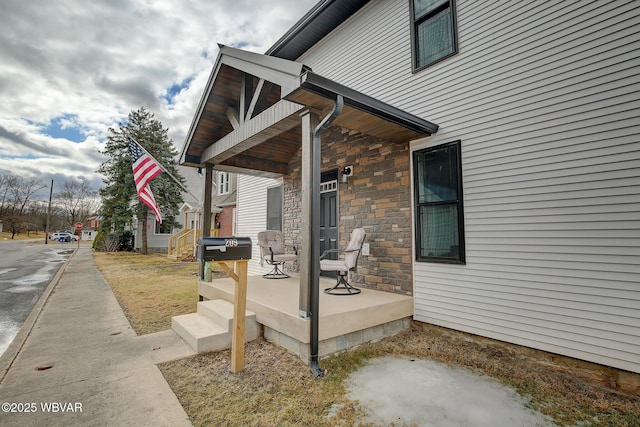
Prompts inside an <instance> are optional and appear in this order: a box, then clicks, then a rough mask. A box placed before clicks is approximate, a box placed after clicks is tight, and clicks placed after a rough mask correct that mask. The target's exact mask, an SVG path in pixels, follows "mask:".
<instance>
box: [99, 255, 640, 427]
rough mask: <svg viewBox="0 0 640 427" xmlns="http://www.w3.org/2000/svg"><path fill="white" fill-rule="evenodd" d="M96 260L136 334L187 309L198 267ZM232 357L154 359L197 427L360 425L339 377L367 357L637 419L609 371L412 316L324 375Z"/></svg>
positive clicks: (614, 423) (606, 418)
mask: <svg viewBox="0 0 640 427" xmlns="http://www.w3.org/2000/svg"><path fill="white" fill-rule="evenodd" d="M95 259H96V263H97V264H98V265H99V267H100V269H101V271H102V272H103V275H104V276H105V278H106V279H107V281H108V282H109V284H110V285H111V286H112V288H113V289H114V293H115V294H116V297H117V298H118V301H120V304H121V306H122V307H123V309H124V311H125V313H126V314H127V317H128V318H129V321H130V322H131V324H132V326H133V327H134V329H135V330H136V332H138V333H148V332H154V331H160V330H164V329H169V328H170V319H171V316H174V315H177V314H184V313H191V312H195V309H196V303H197V285H196V276H195V273H196V270H197V264H196V263H187V262H180V261H171V260H169V259H167V257H166V256H164V255H145V256H143V255H138V254H131V253H126V254H121V253H118V254H105V253H96V254H95ZM230 353H231V352H230V351H221V352H215V353H207V354H201V355H197V356H193V357H189V358H186V359H182V360H178V361H174V362H169V363H165V364H162V365H160V369H161V370H162V372H163V374H164V376H165V378H166V379H167V381H168V383H169V385H170V386H171V388H172V390H173V391H174V392H175V394H176V396H177V397H178V399H179V400H180V403H181V404H182V406H183V407H184V408H185V411H186V412H187V414H189V417H190V419H191V422H192V423H193V424H194V425H196V426H208V425H216V426H244V425H254V426H276V425H277V426H298V425H314V426H338V425H339V426H353V425H365V424H362V422H361V421H360V420H361V419H362V416H363V412H362V410H361V409H360V408H359V406H358V403H357V402H352V401H350V400H348V399H347V397H346V389H345V383H346V380H347V378H348V376H349V374H350V373H351V372H353V371H355V370H356V369H357V368H358V367H360V366H362V364H364V363H365V362H366V361H367V360H368V359H371V358H375V357H379V356H382V355H389V354H390V355H404V356H409V357H420V358H427V359H433V360H436V361H439V362H443V363H446V364H448V365H450V366H457V367H461V368H465V369H470V370H473V371H475V372H478V373H483V374H486V375H489V376H491V377H493V378H496V379H498V380H499V381H501V382H502V383H504V384H506V385H509V386H511V387H513V388H515V389H516V390H517V391H518V392H519V393H520V394H522V395H524V396H527V397H529V398H530V406H531V407H532V408H533V409H536V410H539V411H540V412H542V413H544V414H546V415H549V416H550V417H552V418H553V419H554V421H555V422H556V423H557V424H558V425H560V426H581V427H582V426H596V427H600V426H602V427H605V426H606V427H631V426H634V427H637V426H639V425H640V397H639V396H632V395H628V394H624V393H620V392H618V391H616V390H615V389H614V388H613V387H612V386H614V385H615V384H614V383H615V378H616V371H615V370H614V369H610V368H605V367H601V366H597V365H593V364H589V363H586V362H580V361H576V360H574V359H569V358H564V357H560V356H556V355H552V354H549V353H545V352H541V351H537V350H532V349H528V348H525V347H520V346H516V345H511V344H507V343H503V342H498V341H493V340H489V339H485V338H481V337H477V336H473V335H469V334H464V333H461V332H456V331H452V330H448V329H444V328H439V327H435V326H431V325H426V324H423V323H419V322H415V323H414V324H413V325H412V327H411V329H410V330H408V331H406V332H404V333H401V334H399V335H396V336H394V337H390V338H386V339H384V340H382V341H380V342H377V343H372V344H366V345H362V346H359V347H358V348H356V349H354V350H351V351H348V352H343V353H341V354H338V355H334V356H332V357H329V358H326V359H323V360H322V361H321V362H320V366H321V367H322V368H323V369H325V370H326V375H325V377H324V378H322V379H316V378H314V377H313V376H312V375H311V372H310V369H309V367H308V366H307V365H306V364H304V363H303V362H302V361H301V360H300V359H298V358H297V357H296V356H293V355H292V354H290V353H288V352H287V351H286V350H283V349H281V348H279V347H276V346H274V345H272V344H270V343H268V342H266V341H264V340H262V339H260V340H256V341H254V342H252V343H249V344H247V345H246V347H245V369H244V371H243V372H241V373H239V374H231V373H230V372H229V367H230V360H231V354H230ZM329 414H331V415H329Z"/></svg>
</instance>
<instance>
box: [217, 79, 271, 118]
mask: <svg viewBox="0 0 640 427" xmlns="http://www.w3.org/2000/svg"><path fill="white" fill-rule="evenodd" d="M264 82H265V80H264V79H259V80H258V84H257V85H256V87H255V89H254V88H253V76H251V75H250V74H247V73H242V82H241V84H240V112H238V110H236V109H235V108H233V107H232V106H230V105H227V106H226V107H225V110H224V113H225V115H226V116H227V119H229V123H231V126H232V127H233V129H234V130H236V129H238V128H239V127H240V126H242V125H243V124H245V123H246V122H248V121H249V120H251V117H252V116H253V112H254V111H255V108H256V105H257V103H258V100H259V99H260V94H261V93H262V88H263V87H264Z"/></svg>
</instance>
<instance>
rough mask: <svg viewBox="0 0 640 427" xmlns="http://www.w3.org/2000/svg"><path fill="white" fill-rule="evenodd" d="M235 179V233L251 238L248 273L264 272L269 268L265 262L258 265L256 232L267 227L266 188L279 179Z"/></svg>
mask: <svg viewBox="0 0 640 427" xmlns="http://www.w3.org/2000/svg"><path fill="white" fill-rule="evenodd" d="M237 179H238V192H237V194H238V203H237V205H236V215H237V222H236V224H237V235H238V236H240V237H250V238H251V261H250V262H249V266H248V270H249V274H254V275H262V274H266V273H268V272H269V271H270V270H271V268H269V266H268V265H267V264H265V265H264V267H260V247H259V246H258V233H259V232H260V231H264V230H266V229H267V188H269V187H273V186H276V185H279V184H280V181H279V180H275V179H270V178H260V177H256V176H249V175H237Z"/></svg>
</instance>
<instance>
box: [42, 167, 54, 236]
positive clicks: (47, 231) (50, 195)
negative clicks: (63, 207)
mask: <svg viewBox="0 0 640 427" xmlns="http://www.w3.org/2000/svg"><path fill="white" fill-rule="evenodd" d="M52 196H53V180H51V190H49V207H48V208H47V226H46V227H45V230H44V244H45V245H48V244H49V220H50V219H51V197H52Z"/></svg>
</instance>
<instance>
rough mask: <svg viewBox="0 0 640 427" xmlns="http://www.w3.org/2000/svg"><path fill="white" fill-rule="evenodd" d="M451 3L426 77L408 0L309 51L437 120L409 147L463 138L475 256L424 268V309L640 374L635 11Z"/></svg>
mask: <svg viewBox="0 0 640 427" xmlns="http://www.w3.org/2000/svg"><path fill="white" fill-rule="evenodd" d="M456 6H457V7H456V15H457V30H458V54H457V55H455V56H452V57H450V58H447V59H445V60H444V61H441V62H439V63H437V64H435V65H434V66H432V67H429V68H428V69H425V70H422V71H420V72H419V73H416V74H412V73H411V44H410V39H409V37H410V31H409V25H410V20H409V5H408V1H406V0H387V1H374V2H371V3H370V4H368V5H367V6H365V7H364V8H363V9H361V10H360V11H359V12H358V13H357V14H355V15H354V16H353V17H351V18H350V19H349V20H348V21H347V22H346V23H345V24H343V25H342V26H341V27H339V28H338V29H337V30H335V31H334V32H333V33H332V34H330V35H329V36H328V37H326V38H325V39H324V40H322V41H321V42H320V43H318V44H317V45H316V46H315V47H314V48H313V49H311V50H310V51H309V52H307V53H306V54H305V55H304V56H303V57H302V58H301V61H302V62H304V63H305V64H307V65H309V66H310V67H311V68H313V70H314V72H317V73H318V74H321V75H324V76H326V77H328V78H332V79H335V80H336V81H338V82H340V83H342V84H345V85H348V86H350V87H353V88H354V89H357V90H360V91H362V92H364V93H366V94H368V95H371V96H373V97H376V98H378V99H380V100H381V101H384V102H387V103H389V104H391V105H394V106H396V107H399V108H402V109H404V110H406V111H408V112H410V113H413V114H416V115H418V116H420V117H423V118H425V119H427V120H431V121H433V122H435V123H437V124H438V125H439V126H440V130H439V131H438V133H437V134H435V135H433V136H432V137H430V138H426V139H424V140H422V141H416V142H414V143H412V150H418V149H421V148H424V147H426V146H430V145H434V144H441V143H446V142H449V141H451V140H457V139H459V140H461V143H462V170H463V191H464V200H465V206H464V209H465V233H466V236H465V243H466V256H467V259H466V262H467V265H466V266H460V265H439V264H430V263H414V304H415V310H414V311H415V319H416V320H420V321H424V322H429V323H433V324H437V325H441V326H445V327H450V328H454V329H458V330H463V331H467V332H470V333H475V334H480V335H484V336H488V337H491V338H496V339H500V340H504V341H508V342H513V343H516V344H522V345H526V346H530V347H534V348H538V349H542V350H546V351H551V352H555V353H559V354H563V355H567V356H572V357H577V358H581V359H586V360H589V361H593V362H597V363H603V364H606V365H610V366H614V367H618V368H621V369H626V370H630V371H634V372H640V356H639V355H640V61H639V60H638V52H640V34H639V33H640V8H638V7H637V3H636V2H633V1H616V2H584V1H560V0H553V1H548V2H503V1H497V0H495V1H484V2H475V1H463V0H459V1H457V2H456Z"/></svg>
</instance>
